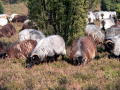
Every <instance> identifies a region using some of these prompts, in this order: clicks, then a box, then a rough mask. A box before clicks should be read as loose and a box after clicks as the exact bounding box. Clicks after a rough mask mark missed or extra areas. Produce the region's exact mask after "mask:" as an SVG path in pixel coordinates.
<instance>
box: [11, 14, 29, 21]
mask: <svg viewBox="0 0 120 90" xmlns="http://www.w3.org/2000/svg"><path fill="white" fill-rule="evenodd" d="M27 19H28V18H27V16H25V15H19V14H12V15H11V16H10V19H9V20H10V21H11V22H13V23H14V22H21V23H23V22H24V21H25V20H27Z"/></svg>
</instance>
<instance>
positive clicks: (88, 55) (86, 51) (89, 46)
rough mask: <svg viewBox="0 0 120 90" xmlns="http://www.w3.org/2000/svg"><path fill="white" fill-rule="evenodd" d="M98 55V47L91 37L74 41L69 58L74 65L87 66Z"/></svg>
mask: <svg viewBox="0 0 120 90" xmlns="http://www.w3.org/2000/svg"><path fill="white" fill-rule="evenodd" d="M95 55H96V45H95V42H94V40H93V38H91V37H90V36H85V37H80V38H78V39H76V40H74V41H73V43H72V46H71V49H70V54H69V57H70V59H71V60H72V61H73V64H75V65H80V64H83V65H85V64H86V63H88V62H89V61H91V60H92V59H93V58H94V57H95Z"/></svg>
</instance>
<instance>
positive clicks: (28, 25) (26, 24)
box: [20, 19, 37, 31]
mask: <svg viewBox="0 0 120 90" xmlns="http://www.w3.org/2000/svg"><path fill="white" fill-rule="evenodd" d="M24 29H37V25H36V24H35V23H34V22H32V21H31V20H29V19H27V20H25V21H24V23H23V26H22V28H21V30H20V31H22V30H24Z"/></svg>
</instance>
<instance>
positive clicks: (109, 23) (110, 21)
mask: <svg viewBox="0 0 120 90" xmlns="http://www.w3.org/2000/svg"><path fill="white" fill-rule="evenodd" d="M113 25H115V22H114V19H112V18H108V19H103V20H102V21H101V24H100V28H101V29H103V30H106V29H109V28H110V27H111V26H113Z"/></svg>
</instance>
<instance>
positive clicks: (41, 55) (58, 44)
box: [28, 35, 66, 67]
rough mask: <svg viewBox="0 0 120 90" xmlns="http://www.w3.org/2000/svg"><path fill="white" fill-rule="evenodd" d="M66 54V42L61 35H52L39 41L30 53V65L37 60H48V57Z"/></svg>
mask: <svg viewBox="0 0 120 90" xmlns="http://www.w3.org/2000/svg"><path fill="white" fill-rule="evenodd" d="M59 55H62V56H64V55H66V49H65V42H64V40H63V38H62V37H61V36H59V35H51V36H48V37H46V38H43V39H41V40H40V41H39V43H38V44H37V46H36V47H35V49H34V50H33V52H32V53H31V55H30V59H29V63H28V67H29V66H32V65H34V64H35V63H36V62H43V61H46V60H47V59H48V58H51V57H52V58H55V59H56V58H57V56H59Z"/></svg>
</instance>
